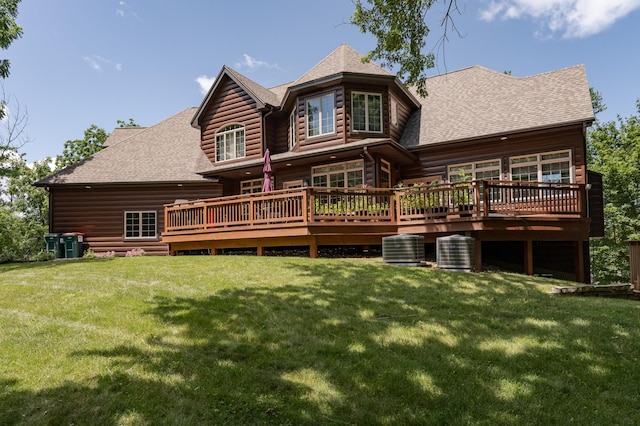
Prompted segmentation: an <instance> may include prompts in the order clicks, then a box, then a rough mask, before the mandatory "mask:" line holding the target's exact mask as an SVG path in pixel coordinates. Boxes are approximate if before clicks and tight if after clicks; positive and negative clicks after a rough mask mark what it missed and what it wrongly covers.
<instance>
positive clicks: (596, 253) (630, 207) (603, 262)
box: [587, 92, 640, 284]
mask: <svg viewBox="0 0 640 426" xmlns="http://www.w3.org/2000/svg"><path fill="white" fill-rule="evenodd" d="M594 93H595V94H597V92H592V100H594V102H597V104H598V106H599V109H600V110H602V109H604V104H603V103H602V98H601V97H594V96H593V95H594ZM636 106H637V114H636V115H632V116H630V117H626V118H623V117H620V116H618V118H617V120H616V121H608V122H603V123H600V122H598V121H596V123H595V125H594V127H593V128H592V129H591V130H590V131H589V132H588V136H587V138H588V139H587V147H588V153H587V154H588V161H589V168H590V169H592V170H594V171H597V172H599V173H602V175H603V187H604V188H603V190H604V199H605V207H604V210H605V237H604V238H602V239H596V240H594V241H593V243H592V273H593V275H594V281H595V282H596V283H601V284H604V283H612V282H629V262H628V259H629V257H628V242H627V241H628V240H629V239H638V238H640V99H638V101H637V102H636Z"/></svg>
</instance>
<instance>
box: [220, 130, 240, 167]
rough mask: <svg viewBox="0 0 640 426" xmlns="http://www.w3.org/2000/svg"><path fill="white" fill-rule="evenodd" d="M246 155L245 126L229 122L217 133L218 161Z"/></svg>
mask: <svg viewBox="0 0 640 426" xmlns="http://www.w3.org/2000/svg"><path fill="white" fill-rule="evenodd" d="M244 156H245V146H244V126H243V125H242V124H229V125H228V126H224V127H222V128H221V129H220V130H218V132H217V133H216V161H226V160H233V159H234V158H242V157H244Z"/></svg>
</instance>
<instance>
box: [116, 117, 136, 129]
mask: <svg viewBox="0 0 640 426" xmlns="http://www.w3.org/2000/svg"><path fill="white" fill-rule="evenodd" d="M116 123H118V127H120V128H123V127H140V125H139V124H138V123H136V122H135V120H134V119H133V118H130V119H129V121H124V120H116Z"/></svg>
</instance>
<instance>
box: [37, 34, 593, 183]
mask: <svg viewBox="0 0 640 426" xmlns="http://www.w3.org/2000/svg"><path fill="white" fill-rule="evenodd" d="M361 56H362V55H360V53H358V52H357V51H355V50H354V49H352V48H351V47H349V46H347V45H344V44H343V45H341V46H340V47H338V48H337V49H336V50H334V51H333V52H332V53H331V54H329V55H328V56H327V57H325V58H324V59H323V60H322V61H320V62H319V63H318V64H317V65H316V66H314V67H313V68H311V70H309V71H308V72H307V73H305V74H304V75H303V76H301V77H300V78H299V79H297V80H296V81H294V82H292V83H289V84H285V85H280V86H276V87H274V88H272V89H266V88H264V87H262V86H261V85H259V84H257V83H255V82H253V81H252V80H250V79H249V78H247V77H245V76H243V75H242V74H240V73H238V72H237V71H234V70H232V69H230V68H228V67H223V69H222V71H221V73H220V75H219V76H218V77H219V78H221V76H222V75H224V74H226V75H229V76H230V77H231V78H233V79H235V80H236V81H237V82H238V83H239V84H241V85H242V86H243V87H244V88H245V89H246V90H248V91H250V92H251V95H252V96H254V97H255V98H256V100H257V101H258V102H259V103H262V104H265V105H266V104H269V105H273V106H278V105H280V104H281V103H282V101H283V99H284V97H285V96H286V94H287V91H288V90H290V89H291V88H295V87H296V86H298V85H306V84H307V83H309V84H311V83H312V82H314V81H316V80H321V79H324V78H328V77H332V76H334V75H339V74H340V73H355V74H373V75H379V76H389V77H393V75H392V74H391V73H390V72H388V71H387V70H385V69H383V68H381V67H380V66H378V65H376V64H374V63H366V64H363V63H362V62H361V61H360V58H361ZM214 87H215V84H214ZM426 87H427V90H428V92H429V96H428V97H427V98H421V97H419V96H418V95H417V94H416V93H413V95H414V96H415V97H416V99H417V100H418V101H419V102H420V103H421V105H422V107H421V108H420V109H419V110H416V111H415V112H414V113H413V115H412V116H411V117H410V119H409V122H408V123H407V127H406V129H405V132H404V134H403V136H402V138H401V140H400V143H401V145H403V146H405V147H407V148H411V147H416V146H418V144H419V145H420V146H424V145H430V144H435V143H444V142H453V141H461V140H468V139H474V138H481V137H485V136H492V135H503V134H508V133H514V132H520V131H526V130H533V129H539V128H546V127H554V126H560V125H564V124H568V123H580V122H590V121H592V120H593V118H594V117H593V110H592V107H591V98H590V95H589V86H588V83H587V78H586V73H585V70H584V67H583V66H582V65H578V66H574V67H570V68H565V69H561V70H558V71H552V72H548V73H544V74H539V75H534V76H530V77H522V78H518V77H513V76H510V75H505V74H503V73H500V72H496V71H492V70H489V69H486V68H483V67H479V66H475V67H471V68H466V69H463V70H460V71H455V72H451V73H448V74H443V75H439V76H436V77H431V78H429V79H427V82H426ZM212 90H214V88H212ZM211 96H212V92H210V93H209V94H208V95H207V96H206V97H205V101H204V102H203V105H201V106H200V108H189V109H186V110H184V111H182V112H180V113H178V114H176V115H174V116H173V117H170V118H168V119H167V120H164V121H162V122H160V123H158V124H156V125H154V126H151V127H149V128H137V129H116V130H114V132H113V133H112V135H111V137H110V138H109V140H108V142H109V146H108V147H107V148H105V149H104V150H102V151H100V152H98V153H97V154H95V155H93V156H92V157H90V158H88V159H87V160H85V161H83V162H81V163H79V164H77V165H75V166H72V167H70V168H68V169H66V170H63V171H61V172H60V173H57V174H56V175H53V176H50V177H48V178H45V179H43V180H41V181H40V182H38V185H40V186H47V185H55V184H97V183H136V182H138V183H142V182H191V181H204V180H205V178H204V177H202V176H201V175H199V174H197V172H198V171H203V170H211V167H212V165H211V163H210V162H209V160H208V159H207V157H206V156H205V154H204V153H203V151H202V150H201V149H200V132H199V130H197V129H195V128H193V127H192V126H191V125H190V124H192V123H196V122H197V114H199V113H200V112H201V111H202V110H203V107H204V106H205V104H206V102H208V100H209V99H210V98H211ZM288 155H294V154H288Z"/></svg>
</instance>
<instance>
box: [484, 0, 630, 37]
mask: <svg viewBox="0 0 640 426" xmlns="http://www.w3.org/2000/svg"><path fill="white" fill-rule="evenodd" d="M638 8H640V0H492V1H491V2H490V3H489V5H488V6H487V7H486V8H485V9H484V10H481V11H480V18H481V19H483V20H485V21H493V20H494V19H496V18H502V19H524V18H532V19H533V20H535V21H538V22H539V23H540V24H541V25H542V26H543V27H546V28H547V29H548V31H550V32H551V33H562V36H563V37H564V38H584V37H588V36H591V35H594V34H597V33H599V32H601V31H603V30H605V29H607V28H608V27H609V26H611V25H613V23H614V22H615V21H617V20H618V19H621V18H624V17H625V16H627V15H628V14H629V13H631V12H633V11H634V10H636V9H638Z"/></svg>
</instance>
